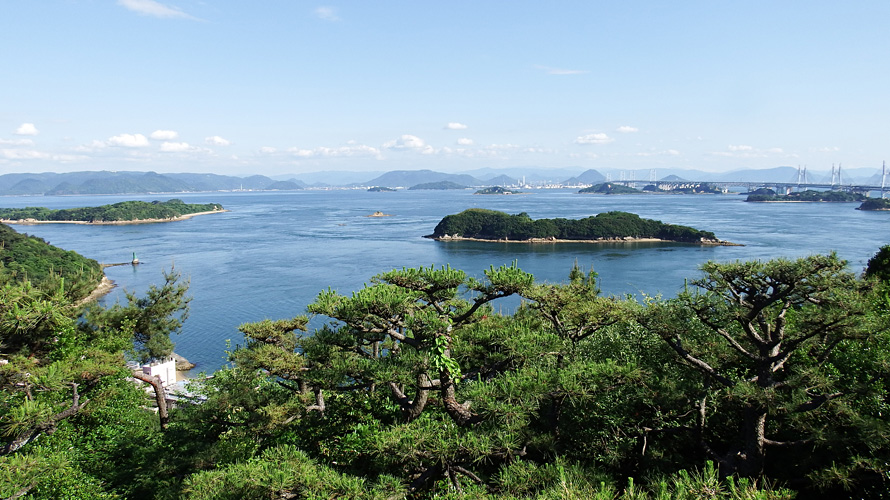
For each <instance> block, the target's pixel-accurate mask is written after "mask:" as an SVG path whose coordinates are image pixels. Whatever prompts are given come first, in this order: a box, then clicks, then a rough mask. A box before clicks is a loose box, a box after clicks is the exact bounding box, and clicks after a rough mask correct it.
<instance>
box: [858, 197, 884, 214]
mask: <svg viewBox="0 0 890 500" xmlns="http://www.w3.org/2000/svg"><path fill="white" fill-rule="evenodd" d="M856 210H872V211H886V210H890V199H887V198H869V199H867V200H865V201H863V202H862V205H859V207H857V208H856Z"/></svg>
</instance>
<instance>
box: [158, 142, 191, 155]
mask: <svg viewBox="0 0 890 500" xmlns="http://www.w3.org/2000/svg"><path fill="white" fill-rule="evenodd" d="M193 149H195V148H192V147H191V146H189V143H187V142H164V143H162V144H161V151H163V152H165V153H182V152H185V151H191V150H193Z"/></svg>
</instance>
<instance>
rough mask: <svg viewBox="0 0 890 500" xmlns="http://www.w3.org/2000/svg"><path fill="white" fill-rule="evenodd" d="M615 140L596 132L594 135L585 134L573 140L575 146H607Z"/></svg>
mask: <svg viewBox="0 0 890 500" xmlns="http://www.w3.org/2000/svg"><path fill="white" fill-rule="evenodd" d="M614 140H615V139H612V138H611V137H609V136H608V135H606V134H604V133H602V132H598V133H595V134H587V135H582V136H580V137H578V138H577V139H575V144H608V143H610V142H612V141H614Z"/></svg>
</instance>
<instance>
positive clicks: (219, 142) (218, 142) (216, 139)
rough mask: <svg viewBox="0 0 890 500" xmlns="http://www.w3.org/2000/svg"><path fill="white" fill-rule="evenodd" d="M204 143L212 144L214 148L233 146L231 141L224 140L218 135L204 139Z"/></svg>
mask: <svg viewBox="0 0 890 500" xmlns="http://www.w3.org/2000/svg"><path fill="white" fill-rule="evenodd" d="M204 142H206V143H207V144H212V145H214V146H229V145H231V144H232V143H231V141H229V140H228V139H223V138H222V137H220V136H218V135H214V136H211V137H206V138H205V139H204Z"/></svg>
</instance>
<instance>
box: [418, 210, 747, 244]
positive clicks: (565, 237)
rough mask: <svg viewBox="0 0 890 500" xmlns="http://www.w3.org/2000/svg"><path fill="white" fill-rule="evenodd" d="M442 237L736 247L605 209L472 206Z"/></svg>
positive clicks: (442, 229) (451, 218)
mask: <svg viewBox="0 0 890 500" xmlns="http://www.w3.org/2000/svg"><path fill="white" fill-rule="evenodd" d="M425 237H426V238H432V239H435V240H439V241H448V240H479V241H499V242H507V241H509V242H522V243H551V242H552V243H556V242H587V243H597V242H598V243H604V242H633V241H669V242H680V243H693V244H697V245H727V246H730V245H735V244H734V243H729V242H725V241H721V240H719V239H717V237H716V236H715V235H714V233H712V232H710V231H701V230H698V229H694V228H691V227H688V226H678V225H674V224H665V223H663V222H661V221H657V220H652V219H644V218H642V217H640V216H639V215H636V214H632V213H628V212H605V213H601V214H598V215H595V216H592V217H586V218H584V219H578V220H573V219H561V218H560V219H537V220H533V219H532V218H531V217H529V215H528V214H527V213H525V212H523V213H520V214H516V215H510V214H507V213H504V212H499V211H496V210H486V209H481V208H471V209H468V210H464V211H463V212H460V213H458V214H453V215H447V216H445V218H443V219H442V220H441V221H440V222H439V224H438V225H436V229H435V230H434V231H433V234H430V235H427V236H425Z"/></svg>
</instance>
